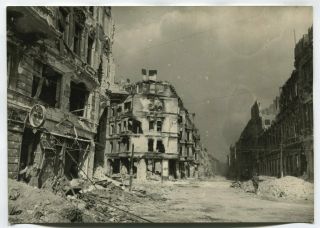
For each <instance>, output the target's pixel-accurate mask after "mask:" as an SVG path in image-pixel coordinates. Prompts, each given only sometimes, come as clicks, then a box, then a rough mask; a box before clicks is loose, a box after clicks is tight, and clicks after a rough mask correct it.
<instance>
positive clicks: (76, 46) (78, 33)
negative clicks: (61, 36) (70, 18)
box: [73, 22, 82, 56]
mask: <svg viewBox="0 0 320 228" xmlns="http://www.w3.org/2000/svg"><path fill="white" fill-rule="evenodd" d="M81 40H82V26H81V25H80V24H79V23H78V22H75V24H74V36H73V51H74V53H76V54H77V55H79V56H80V54H81Z"/></svg>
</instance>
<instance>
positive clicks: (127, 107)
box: [124, 101, 131, 112]
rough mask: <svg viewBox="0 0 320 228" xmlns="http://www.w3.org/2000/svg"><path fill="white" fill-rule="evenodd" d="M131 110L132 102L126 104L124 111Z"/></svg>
mask: <svg viewBox="0 0 320 228" xmlns="http://www.w3.org/2000/svg"><path fill="white" fill-rule="evenodd" d="M130 110H131V102H130V101H129V102H126V103H124V111H125V112H128V111H130Z"/></svg>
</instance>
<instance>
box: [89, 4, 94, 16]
mask: <svg viewBox="0 0 320 228" xmlns="http://www.w3.org/2000/svg"><path fill="white" fill-rule="evenodd" d="M93 12H94V7H93V6H89V13H90V14H91V15H92V16H93Z"/></svg>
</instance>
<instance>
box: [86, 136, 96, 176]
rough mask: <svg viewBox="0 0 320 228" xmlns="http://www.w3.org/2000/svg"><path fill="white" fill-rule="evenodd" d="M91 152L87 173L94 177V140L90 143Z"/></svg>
mask: <svg viewBox="0 0 320 228" xmlns="http://www.w3.org/2000/svg"><path fill="white" fill-rule="evenodd" d="M90 144H91V145H90V152H89V155H88V158H87V159H88V163H87V175H88V177H89V178H92V176H93V169H94V153H95V143H94V141H93V140H91V143H90Z"/></svg>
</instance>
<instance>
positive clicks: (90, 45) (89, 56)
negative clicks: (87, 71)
mask: <svg viewBox="0 0 320 228" xmlns="http://www.w3.org/2000/svg"><path fill="white" fill-rule="evenodd" d="M92 48H93V38H91V37H90V36H89V37H88V49H87V63H88V64H89V65H91V64H92Z"/></svg>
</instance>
